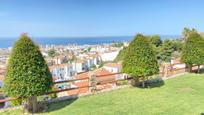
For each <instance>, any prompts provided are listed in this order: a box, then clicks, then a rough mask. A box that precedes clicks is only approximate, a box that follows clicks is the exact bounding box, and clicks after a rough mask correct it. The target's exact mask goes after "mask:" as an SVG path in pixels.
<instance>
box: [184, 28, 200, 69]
mask: <svg viewBox="0 0 204 115" xmlns="http://www.w3.org/2000/svg"><path fill="white" fill-rule="evenodd" d="M181 60H182V61H183V62H184V63H186V65H187V67H188V68H189V70H188V71H189V72H191V70H192V65H193V64H196V65H198V67H199V68H198V72H200V65H201V64H204V39H203V38H202V37H201V35H200V34H198V33H197V32H191V33H190V34H189V35H188V37H187V39H186V41H185V45H184V48H183V52H182V57H181Z"/></svg>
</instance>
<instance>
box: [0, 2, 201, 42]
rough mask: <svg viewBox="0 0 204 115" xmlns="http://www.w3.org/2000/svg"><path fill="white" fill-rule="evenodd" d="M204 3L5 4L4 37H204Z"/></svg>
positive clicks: (0, 18)
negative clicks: (189, 32)
mask: <svg viewBox="0 0 204 115" xmlns="http://www.w3.org/2000/svg"><path fill="white" fill-rule="evenodd" d="M203 5H204V0H0V38H3V37H17V36H19V35H20V34H21V33H24V32H26V33H28V34H29V35H31V36H34V37H88V36H133V35H135V34H136V33H143V34H162V35H179V34H181V32H182V29H183V28H184V27H190V28H192V27H194V28H196V29H197V30H198V31H202V32H204V7H203Z"/></svg>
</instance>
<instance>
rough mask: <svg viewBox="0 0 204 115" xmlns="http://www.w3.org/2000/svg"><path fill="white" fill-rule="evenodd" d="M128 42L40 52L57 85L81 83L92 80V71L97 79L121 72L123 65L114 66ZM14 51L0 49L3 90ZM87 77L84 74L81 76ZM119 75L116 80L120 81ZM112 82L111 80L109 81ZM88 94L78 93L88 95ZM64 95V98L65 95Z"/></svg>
mask: <svg viewBox="0 0 204 115" xmlns="http://www.w3.org/2000/svg"><path fill="white" fill-rule="evenodd" d="M128 44H129V43H128V42H123V43H110V44H101V45H100V44H99V45H77V44H68V45H66V46H65V45H40V50H41V53H42V55H43V56H44V58H45V60H46V62H47V64H48V66H49V69H50V72H51V73H52V78H53V82H59V81H65V80H72V79H80V78H84V77H88V75H87V73H88V72H89V71H94V73H96V74H97V75H105V74H111V73H119V72H121V63H116V62H114V59H115V58H116V57H117V55H118V53H119V52H120V50H121V49H123V47H127V46H128ZM11 49H12V48H3V49H0V52H1V56H0V63H1V64H0V65H1V66H0V86H1V87H2V86H3V81H4V75H5V70H6V65H7V60H8V57H9V54H10V52H11ZM81 73H83V74H81ZM118 76H119V75H116V76H114V77H113V78H112V79H118V78H117V77H118ZM109 79H110V78H109ZM83 84H84V81H83V80H81V81H77V82H73V83H72V84H70V83H63V84H59V85H57V86H56V88H57V89H66V88H73V87H80V86H83ZM87 91H88V90H86V91H82V92H75V93H77V94H78V93H86V92H87ZM62 94H63V95H62ZM58 95H59V96H68V95H73V93H72V92H68V93H67V94H66V93H58Z"/></svg>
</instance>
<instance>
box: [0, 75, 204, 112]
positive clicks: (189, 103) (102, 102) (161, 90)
mask: <svg viewBox="0 0 204 115" xmlns="http://www.w3.org/2000/svg"><path fill="white" fill-rule="evenodd" d="M201 113H204V75H195V74H187V75H182V76H179V77H177V78H172V79H169V80H167V81H165V82H164V83H163V84H162V83H161V84H159V85H156V86H155V87H152V88H148V89H140V88H135V87H130V88H124V89H120V90H115V91H112V92H107V93H103V94H98V95H93V96H87V97H82V98H79V99H76V100H72V101H64V102H59V103H55V104H51V105H50V107H49V112H47V113H45V114H50V115H127V114H129V115H133V114H134V115H140V114H142V115H152V114H156V115H160V114H161V115H167V114H168V115H175V114H176V115H199V114H201ZM0 114H1V113H0ZM3 114H13V115H17V114H21V110H18V111H7V112H4V113H3ZM1 115H2V114H1Z"/></svg>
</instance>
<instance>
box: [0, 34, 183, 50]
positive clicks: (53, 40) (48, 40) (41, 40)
mask: <svg viewBox="0 0 204 115" xmlns="http://www.w3.org/2000/svg"><path fill="white" fill-rule="evenodd" d="M180 37H181V36H180V35H161V39H162V40H164V39H177V38H180ZM133 38H134V36H109V37H37V38H32V40H33V41H34V42H35V43H36V44H38V45H68V44H77V45H96V44H105V43H113V42H126V41H131V40H132V39H133ZM16 40H17V38H0V48H9V47H12V46H13V44H14V43H15V41H16Z"/></svg>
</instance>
